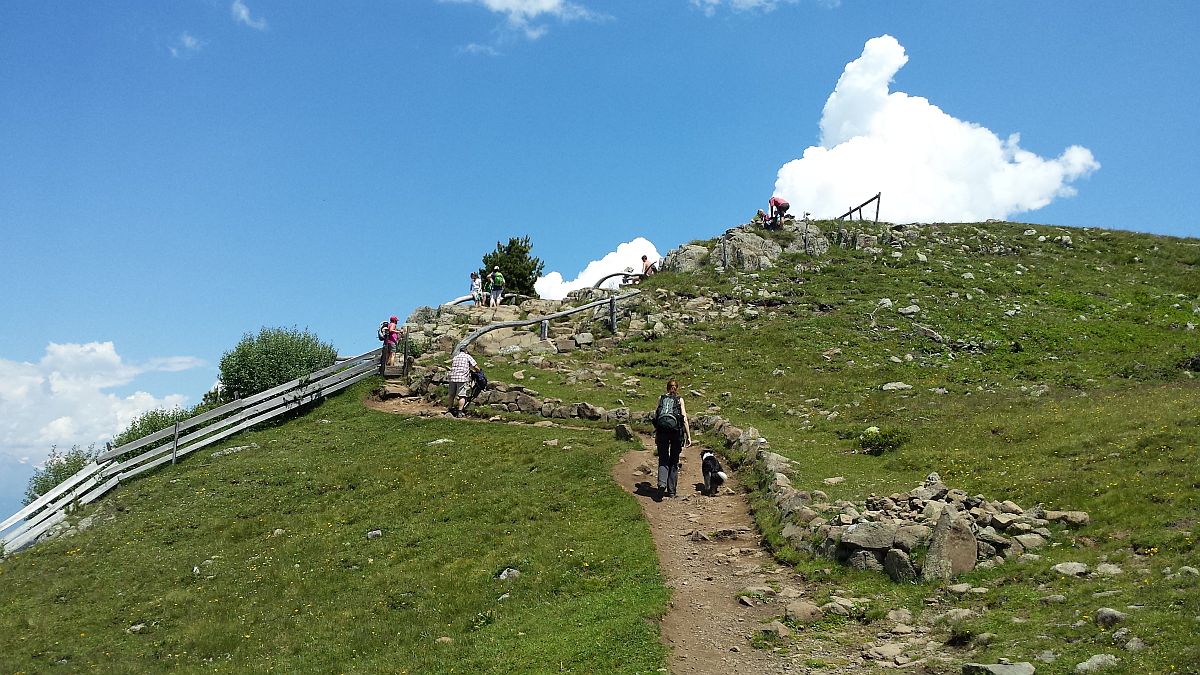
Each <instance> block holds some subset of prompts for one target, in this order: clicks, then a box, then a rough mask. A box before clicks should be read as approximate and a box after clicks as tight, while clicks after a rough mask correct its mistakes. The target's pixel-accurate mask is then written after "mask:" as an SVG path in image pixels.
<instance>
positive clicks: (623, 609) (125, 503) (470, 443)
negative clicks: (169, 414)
mask: <svg viewBox="0 0 1200 675" xmlns="http://www.w3.org/2000/svg"><path fill="white" fill-rule="evenodd" d="M368 388H369V385H366V384H364V385H360V386H358V387H356V388H355V389H354V390H352V391H350V392H348V393H346V394H343V395H341V396H339V397H337V398H335V399H333V400H331V401H328V402H326V403H324V404H323V405H321V406H319V407H318V408H316V409H315V410H313V411H311V412H309V413H308V414H306V415H303V416H301V417H298V418H296V419H294V420H292V421H290V422H288V423H286V424H284V425H281V426H278V427H276V428H270V429H265V430H262V431H255V432H253V433H249V434H244V435H242V436H239V437H238V439H237V440H236V443H237V444H239V445H244V444H248V443H251V442H254V443H258V445H259V446H260V447H259V448H258V449H248V450H245V451H243V452H240V453H237V454H233V455H229V456H224V457H220V458H217V459H212V458H211V457H209V454H210V453H203V452H202V453H199V454H198V456H194V457H192V458H189V459H188V460H187V461H185V462H183V463H182V464H181V465H180V466H179V467H177V468H176V469H174V470H167V471H160V472H158V473H155V474H153V475H150V476H148V477H146V478H144V479H141V480H136V481H133V482H131V483H130V484H128V485H126V486H123V487H121V488H120V489H119V490H118V491H117V492H116V493H115V494H113V495H111V496H110V497H109V498H107V499H106V500H104V502H103V503H102V506H101V508H100V513H101V514H102V515H101V519H103V518H104V517H105V515H106V514H115V515H116V519H115V520H113V521H112V522H102V523H101V524H100V525H98V526H96V527H94V528H92V529H90V530H87V531H85V532H83V533H80V534H78V535H76V536H73V537H69V538H65V539H58V540H55V541H51V542H47V543H44V544H41V545H38V546H36V547H34V548H32V549H30V550H29V551H27V552H24V553H22V554H20V555H17V556H15V557H13V558H11V559H10V560H8V561H7V562H5V563H4V564H3V565H0V635H4V636H5V638H4V641H3V642H4V645H3V648H2V649H0V671H3V672H20V671H25V672H42V671H45V670H50V669H53V668H55V667H56V666H55V664H58V663H60V662H62V663H63V667H65V668H66V669H67V670H78V671H85V670H86V671H92V670H98V669H104V670H107V669H111V668H112V667H113V666H112V664H121V666H120V668H124V669H127V670H129V671H153V670H161V669H163V668H166V667H171V668H178V669H179V670H182V671H184V672H189V671H197V672H199V671H205V672H211V671H214V670H215V671H218V672H247V671H257V672H267V671H274V672H352V671H358V672H413V673H418V672H420V673H434V672H437V673H442V672H472V673H474V672H517V671H525V672H549V671H554V672H558V671H559V670H560V669H561V670H566V671H573V672H627V673H637V672H652V671H655V670H657V668H659V667H660V666H661V665H662V663H663V659H664V650H663V648H662V646H661V645H660V643H659V641H658V631H657V627H656V624H655V623H654V621H653V620H654V619H655V618H656V617H657V616H659V615H661V613H662V612H663V611H664V606H665V602H666V598H667V596H668V592H667V589H665V588H664V586H663V584H662V581H661V579H660V577H659V573H658V568H657V562H656V560H655V557H654V551H653V546H652V545H651V543H650V539H649V532H648V529H647V526H646V523H645V522H644V520H643V519H642V518H641V512H640V509H639V507H638V505H637V504H636V502H635V501H634V500H633V499H632V498H631V497H629V496H628V495H626V494H625V493H624V492H623V491H622V490H621V489H620V488H619V487H618V486H617V485H616V484H615V483H614V482H613V481H612V480H611V479H610V478H609V477H608V469H609V467H611V465H612V464H613V462H615V460H616V458H617V457H618V456H619V454H620V453H621V452H622V451H623V449H624V447H623V446H621V445H619V444H617V443H616V442H615V441H612V440H610V438H609V435H608V434H604V435H600V434H595V433H588V432H578V431H576V432H572V431H562V430H555V429H529V428H523V429H519V430H514V429H512V428H511V427H505V426H500V425H484V424H471V423H463V422H455V421H452V420H445V421H441V420H435V421H420V420H414V419H405V418H399V417H395V416H390V415H385V414H382V413H377V412H374V411H370V410H367V409H365V408H363V407H362V406H361V404H360V399H361V397H362V396H363V395H364V393H365V392H366V391H367V390H368ZM440 438H448V439H452V440H453V441H454V442H453V443H446V444H438V445H429V443H430V442H431V441H435V440H437V439H440ZM550 438H558V439H560V445H559V447H557V448H553V447H548V446H545V445H543V444H542V441H543V440H547V439H550ZM563 446H571V449H570V450H565V449H564V448H563ZM276 529H282V530H284V533H283V534H282V535H279V536H273V533H274V532H275V530H276ZM374 529H381V530H382V531H383V536H381V537H379V538H378V539H373V540H368V539H367V536H366V535H367V532H369V531H370V530H374ZM194 567H198V568H199V570H200V573H199V574H198V575H197V574H193V568H194ZM506 567H514V568H517V569H519V570H520V571H521V573H522V574H521V576H520V578H518V579H516V580H515V581H500V580H499V579H498V578H497V575H498V574H499V573H500V572H501V571H502V570H504V569H505V568H506ZM210 577H211V578H210ZM505 593H507V594H508V597H507V598H505V599H503V600H501V599H500V597H501V596H502V595H503V594H505ZM139 623H144V624H146V628H145V629H144V630H142V631H141V632H140V633H137V634H129V633H127V632H126V629H127V628H129V627H130V626H133V625H135V624H139ZM443 636H444V637H449V638H451V639H452V640H453V642H452V643H450V644H439V643H437V642H436V640H437V638H439V637H443Z"/></svg>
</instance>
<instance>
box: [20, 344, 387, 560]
mask: <svg viewBox="0 0 1200 675" xmlns="http://www.w3.org/2000/svg"><path fill="white" fill-rule="evenodd" d="M381 352H382V350H379V349H376V350H374V351H370V352H367V353H365V354H360V355H359V356H355V357H351V358H349V359H346V360H343V361H340V362H338V363H335V364H334V365H332V366H329V367H328V368H322V369H321V370H318V371H316V372H314V373H310V374H308V375H306V376H304V377H301V378H298V379H295V380H292V381H291V382H285V383H284V384H281V385H279V386H278V387H274V388H272V389H268V390H267V391H264V392H262V393H259V394H255V395H254V396H250V397H248V398H244V399H238V400H236V401H232V402H230V403H226V404H225V405H223V406H221V407H219V408H214V409H213V410H209V411H208V412H206V413H204V414H202V415H197V416H195V417H192V418H190V419H186V420H183V421H181V422H177V423H176V424H175V425H174V426H171V427H168V428H166V429H163V430H161V431H157V432H155V433H153V434H150V435H148V436H143V437H142V438H139V439H137V440H136V441H133V442H130V443H126V444H125V445H122V446H119V447H116V448H113V447H110V448H108V449H106V450H105V451H104V452H101V453H100V454H99V455H97V456H96V459H95V461H93V462H92V463H90V464H88V465H87V466H85V467H84V468H82V469H80V470H79V472H77V473H76V474H75V475H73V476H71V477H70V478H68V479H67V480H65V481H63V482H62V483H60V484H59V485H57V486H56V487H54V488H53V489H52V490H50V491H48V492H47V493H46V494H44V495H42V496H41V497H39V498H37V499H36V500H34V501H33V502H30V503H29V505H27V506H26V507H25V508H23V509H21V510H20V511H18V512H16V513H15V514H13V515H11V516H9V517H8V518H7V519H5V520H4V521H3V522H0V533H3V532H5V531H6V530H10V529H11V530H12V531H11V532H9V533H8V534H5V535H4V536H3V537H0V543H2V544H3V545H4V549H5V550H6V551H15V550H18V549H21V548H24V547H25V546H28V545H29V544H30V543H32V542H34V541H35V540H36V539H37V538H38V537H39V536H41V535H42V534H43V533H44V532H46V531H47V530H49V529H50V528H51V527H53V526H54V525H56V524H57V523H59V522H61V521H62V520H63V519H64V518H65V517H66V513H67V511H68V510H69V509H70V508H72V507H73V506H75V505H76V504H88V503H91V502H93V501H95V500H96V499H98V498H99V497H100V496H101V495H103V494H104V493H106V492H108V491H109V490H111V489H113V488H114V487H116V486H117V485H118V484H120V483H121V481H124V480H126V479H128V478H131V477H133V476H136V475H138V474H140V473H143V472H145V471H149V470H151V469H153V468H155V467H157V466H161V465H163V464H166V463H168V462H170V463H171V464H174V463H175V462H176V461H178V459H179V458H180V457H183V456H184V455H188V454H190V453H192V452H195V451H196V450H199V449H200V448H203V447H205V446H208V445H211V444H213V443H216V442H217V441H220V440H223V439H225V438H228V437H229V436H232V435H233V434H236V433H238V432H239V431H243V430H245V429H248V428H250V427H252V426H254V425H255V424H258V423H260V422H265V421H266V420H269V419H271V418H273V417H277V416H279V415H282V414H283V413H285V412H288V411H289V410H294V409H296V408H298V407H300V406H302V405H305V404H306V403H311V402H313V401H315V400H317V399H319V398H323V397H325V396H328V395H329V394H332V393H334V392H337V391H341V390H342V389H345V388H346V387H349V386H350V385H352V384H354V383H355V382H358V381H360V380H363V379H365V378H367V377H370V376H371V375H373V374H375V372H376V371H377V370H378V369H379V358H380V355H381ZM193 429H194V431H190V433H184V432H188V431H189V430H193ZM160 442H161V443H162V444H161V445H158V446H157V447H151V446H154V445H155V444H156V443H160ZM143 448H149V449H146V450H144V451H143V452H141V453H138V454H136V455H134V456H130V455H131V453H134V452H136V451H138V450H142V449H143ZM18 524H19V525H18ZM14 526H15V527H14Z"/></svg>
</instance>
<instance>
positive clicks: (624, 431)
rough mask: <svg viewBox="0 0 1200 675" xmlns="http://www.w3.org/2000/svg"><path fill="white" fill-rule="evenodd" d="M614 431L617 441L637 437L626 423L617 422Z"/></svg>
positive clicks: (630, 439)
mask: <svg viewBox="0 0 1200 675" xmlns="http://www.w3.org/2000/svg"><path fill="white" fill-rule="evenodd" d="M615 433H616V437H617V440H618V441H632V440H634V439H635V438H637V436H634V435H633V429H631V428H630V427H629V425H628V424H618V425H617V428H616V432H615Z"/></svg>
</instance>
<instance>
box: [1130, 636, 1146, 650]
mask: <svg viewBox="0 0 1200 675" xmlns="http://www.w3.org/2000/svg"><path fill="white" fill-rule="evenodd" d="M1145 648H1146V643H1145V642H1143V641H1142V639H1141V638H1136V637H1135V638H1133V639H1132V640H1130V641H1129V642H1126V643H1125V651H1127V652H1140V651H1142V650H1143V649H1145Z"/></svg>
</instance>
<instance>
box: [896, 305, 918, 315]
mask: <svg viewBox="0 0 1200 675" xmlns="http://www.w3.org/2000/svg"><path fill="white" fill-rule="evenodd" d="M896 311H897V312H899V313H901V314H903V315H904V316H913V315H915V314H919V313H920V312H921V308H920V307H918V306H917V305H909V306H907V307H901V308H900V309H898V310H896Z"/></svg>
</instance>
